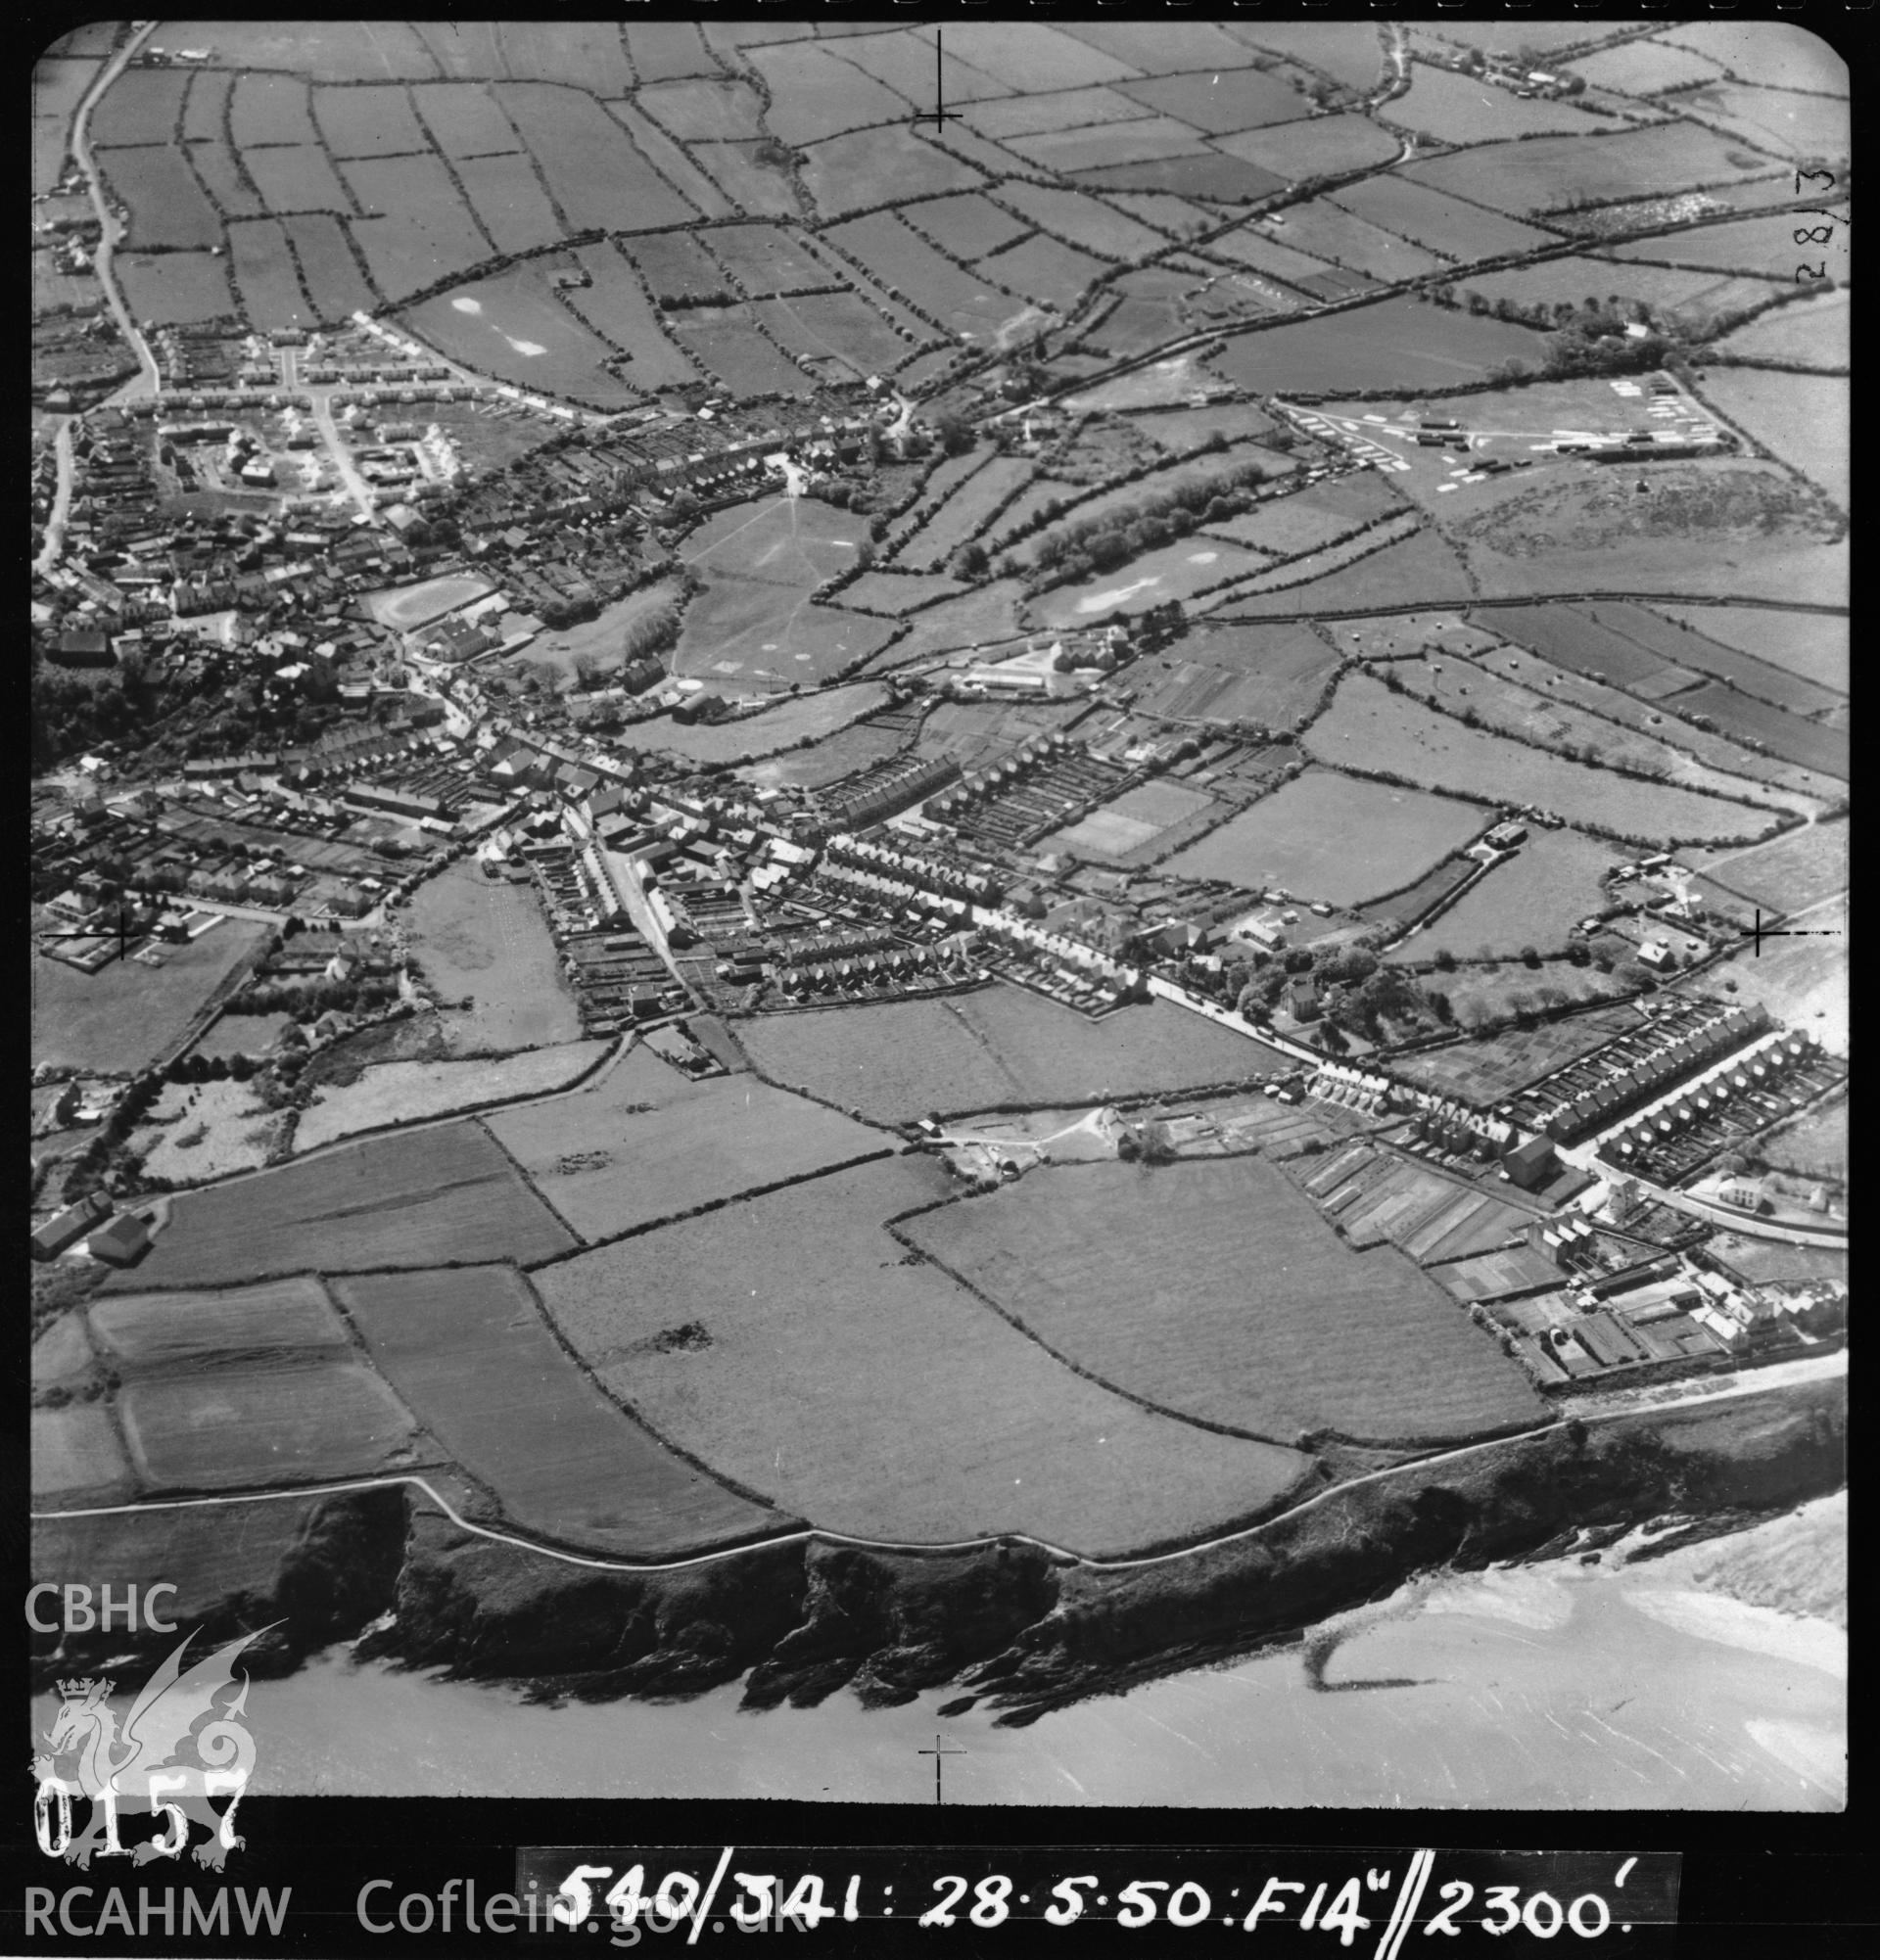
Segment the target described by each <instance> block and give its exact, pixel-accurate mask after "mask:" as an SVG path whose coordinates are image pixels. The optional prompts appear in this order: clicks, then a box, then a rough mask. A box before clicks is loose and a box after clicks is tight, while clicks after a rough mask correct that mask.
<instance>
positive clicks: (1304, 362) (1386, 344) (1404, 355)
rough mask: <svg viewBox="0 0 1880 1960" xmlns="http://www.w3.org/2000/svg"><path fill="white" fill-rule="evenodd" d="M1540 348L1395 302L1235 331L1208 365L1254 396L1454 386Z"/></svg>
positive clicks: (1530, 338) (1489, 323)
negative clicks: (1316, 318) (1279, 324)
mask: <svg viewBox="0 0 1880 1960" xmlns="http://www.w3.org/2000/svg"><path fill="white" fill-rule="evenodd" d="M1528 147H1531V146H1528ZM1289 228H1290V227H1289ZM1544 351H1545V348H1544V345H1543V342H1542V337H1541V336H1540V335H1538V334H1536V333H1535V332H1533V331H1532V329H1531V328H1528V327H1518V326H1512V325H1510V324H1508V323H1507V322H1506V321H1502V320H1487V319H1477V318H1475V317H1474V316H1473V315H1471V314H1468V313H1446V312H1443V311H1441V310H1439V309H1438V308H1436V307H1434V306H1424V305H1419V304H1418V303H1417V302H1416V301H1414V300H1401V299H1399V300H1384V301H1381V302H1379V303H1378V304H1376V305H1373V306H1356V307H1353V308H1352V309H1351V310H1350V311H1349V312H1344V313H1334V314H1333V315H1331V316H1330V317H1329V318H1326V319H1318V320H1302V321H1300V322H1298V323H1297V324H1296V325H1289V326H1278V327H1268V328H1265V329H1263V330H1261V331H1259V332H1256V333H1243V334H1237V335H1235V336H1234V337H1233V338H1232V339H1230V340H1229V341H1228V343H1227V350H1226V352H1224V353H1222V354H1219V355H1217V356H1216V357H1215V358H1214V360H1213V362H1212V363H1211V365H1213V366H1214V367H1215V368H1216V369H1218V370H1219V372H1221V373H1222V374H1224V375H1226V376H1227V377H1228V379H1229V380H1231V381H1234V382H1236V383H1238V384H1239V385H1240V386H1241V387H1243V388H1250V389H1254V390H1257V391H1258V392H1259V393H1260V394H1262V395H1290V394H1292V393H1293V392H1294V391H1299V390H1304V391H1309V392H1311V393H1313V394H1319V395H1338V394H1342V393H1344V392H1346V391H1348V390H1350V389H1355V388H1382V387H1403V388H1410V389H1417V388H1459V387H1462V386H1464V385H1466V384H1467V383H1469V382H1471V381H1475V380H1479V379H1485V378H1486V377H1487V375H1488V374H1489V373H1490V371H1491V370H1492V369H1494V368H1497V367H1499V366H1500V365H1501V364H1502V362H1504V361H1507V360H1525V361H1527V362H1528V363H1529V364H1530V365H1538V364H1539V360H1540V357H1541V355H1542V354H1543V353H1544Z"/></svg>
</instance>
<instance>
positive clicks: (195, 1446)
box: [117, 1360, 437, 1491]
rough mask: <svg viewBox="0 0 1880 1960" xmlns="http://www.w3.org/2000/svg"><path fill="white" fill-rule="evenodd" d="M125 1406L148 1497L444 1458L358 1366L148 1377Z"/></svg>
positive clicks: (124, 1393)
mask: <svg viewBox="0 0 1880 1960" xmlns="http://www.w3.org/2000/svg"><path fill="white" fill-rule="evenodd" d="M117 1406H118V1421H119V1422H120V1423H122V1424H123V1430H124V1440H125V1442H126V1444H127V1445H128V1446H129V1451H130V1459H131V1462H132V1464H133V1465H134V1466H135V1468H136V1471H137V1478H138V1481H139V1483H141V1484H142V1485H143V1487H144V1488H145V1489H146V1490H147V1491H196V1490H242V1489H248V1488H252V1487H255V1486H258V1485H268V1486H272V1485H277V1484H286V1483H301V1482H311V1481H313V1480H314V1479H317V1478H324V1477H342V1476H370V1475H372V1474H373V1473H375V1472H377V1471H382V1470H403V1469H407V1468H409V1467H410V1466H412V1465H414V1464H417V1463H428V1462H433V1461H435V1460H436V1456H437V1452H436V1450H435V1449H432V1448H430V1447H428V1446H427V1445H426V1442H425V1439H424V1437H423V1434H422V1432H421V1431H420V1430H419V1428H418V1426H417V1424H416V1423H414V1422H413V1421H412V1419H411V1413H410V1411H409V1410H407V1409H406V1408H405V1407H404V1405H403V1404H402V1403H401V1402H400V1400H399V1399H398V1397H397V1396H396V1395H394V1394H393V1392H392V1390H391V1389H390V1388H389V1387H387V1386H386V1384H385V1382H384V1381H383V1380H381V1379H380V1377H378V1376H377V1375H376V1374H374V1373H373V1371H372V1370H371V1369H369V1368H367V1367H365V1366H364V1365H363V1364H362V1363H360V1362H358V1361H352V1360H347V1361H323V1362H312V1363H308V1364H305V1365H304V1366H300V1367H293V1368H282V1367H279V1366H260V1367H249V1368H241V1367H228V1366H225V1365H224V1366H220V1367H216V1368H214V1369H212V1370H205V1371H203V1372H202V1373H200V1374H186V1375H177V1376H170V1375H157V1376H149V1377H139V1378H137V1379H134V1380H132V1381H130V1382H129V1383H127V1384H126V1385H125V1386H124V1387H123V1388H122V1389H120V1390H119V1391H118V1396H117Z"/></svg>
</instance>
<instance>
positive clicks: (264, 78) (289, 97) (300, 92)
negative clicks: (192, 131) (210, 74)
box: [228, 61, 320, 150]
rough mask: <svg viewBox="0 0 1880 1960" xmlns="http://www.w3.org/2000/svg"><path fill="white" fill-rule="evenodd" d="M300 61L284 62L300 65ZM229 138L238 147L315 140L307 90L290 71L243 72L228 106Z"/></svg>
mask: <svg viewBox="0 0 1880 1960" xmlns="http://www.w3.org/2000/svg"><path fill="white" fill-rule="evenodd" d="M304 65H305V64H304V61H303V62H295V63H292V64H290V65H287V66H292V67H295V68H300V67H303V66H304ZM228 134H229V140H230V142H232V143H233V144H234V145H235V147H236V148H237V149H238V150H248V149H251V148H254V147H257V146H266V145H269V144H274V143H289V144H295V143H318V142H319V140H320V132H319V131H318V130H317V129H316V128H315V127H314V126H313V114H312V102H311V93H310V91H309V90H308V88H307V85H306V83H305V81H303V80H302V79H300V77H299V76H298V75H294V74H267V73H258V72H253V71H247V72H243V73H241V74H238V75H237V76H236V78H235V92H234V95H233V96H232V97H231V99H230V102H229V109H228Z"/></svg>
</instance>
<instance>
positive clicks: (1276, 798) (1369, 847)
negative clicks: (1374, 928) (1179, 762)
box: [1166, 690, 1490, 906]
mask: <svg viewBox="0 0 1880 1960" xmlns="http://www.w3.org/2000/svg"><path fill="white" fill-rule="evenodd" d="M1340 692H1342V690H1340ZM1338 746H1339V747H1340V748H1342V747H1344V746H1345V744H1343V743H1342V742H1340V743H1339V744H1338ZM1340 760H1342V758H1340ZM1489 817H1490V813H1489V812H1488V811H1486V810H1483V809H1481V808H1480V807H1479V806H1477V805H1475V804H1470V803H1463V802H1459V801H1456V800H1454V799H1452V798H1448V797H1435V796H1426V795H1424V794H1423V793H1422V792H1421V791H1419V790H1414V789H1400V788H1397V787H1395V786H1393V785H1391V784H1387V783H1374V782H1365V781H1362V780H1358V779H1354V778H1352V777H1348V776H1340V775H1336V774H1333V773H1330V772H1329V771H1327V770H1306V772H1305V773H1304V774H1303V775H1301V776H1296V777H1294V779H1293V781H1291V782H1289V783H1286V784H1284V785H1283V786H1282V787H1281V788H1279V789H1277V790H1275V791H1274V792H1273V793H1272V795H1270V796H1266V797H1263V798H1261V800H1260V801H1259V802H1258V803H1256V804H1254V805H1253V806H1252V807H1251V808H1250V809H1248V810H1245V811H1243V812H1242V813H1241V815H1240V816H1239V817H1234V818H1233V819H1232V820H1231V821H1229V822H1227V823H1224V824H1222V826H1221V827H1220V828H1219V829H1218V830H1215V831H1213V832H1211V833H1210V834H1209V835H1208V836H1206V837H1203V838H1202V839H1201V840H1200V842H1199V843H1198V844H1191V845H1190V846H1189V848H1188V849H1187V850H1186V851H1179V852H1177V853H1176V855H1175V856H1174V857H1173V858H1171V859H1170V860H1169V861H1168V863H1167V866H1166V869H1167V871H1168V872H1169V874H1170V875H1171V876H1174V877H1182V878H1219V879H1221V880H1223V881H1224V882H1226V883H1228V884H1231V885H1239V886H1240V887H1242V888H1243V889H1244V890H1246V891H1252V892H1257V891H1263V890H1266V889H1268V888H1277V889H1278V890H1281V891H1285V892H1291V893H1293V895H1294V896H1295V897H1298V898H1302V899H1310V900H1323V901H1324V902H1325V903H1326V904H1328V905H1335V906H1354V905H1359V904H1362V903H1363V902H1364V901H1365V900H1366V899H1370V898H1375V897H1376V896H1377V895H1378V894H1380V893H1383V892H1394V891H1397V890H1400V889H1401V888H1402V887H1403V886H1405V885H1408V884H1412V883H1414V882H1415V881H1416V879H1417V878H1419V877H1420V876H1421V875H1422V874H1423V872H1424V871H1426V870H1427V869H1428V868H1429V867H1430V866H1431V865H1432V864H1434V863H1436V862H1437V860H1438V859H1441V858H1445V857H1447V856H1448V854H1449V853H1450V852H1451V851H1456V850H1460V849H1461V847H1462V846H1463V845H1465V844H1467V843H1470V842H1471V841H1473V839H1475V838H1476V837H1477V836H1479V835H1480V834H1481V830H1482V829H1483V827H1484V825H1485V824H1486V823H1487V822H1488V820H1489Z"/></svg>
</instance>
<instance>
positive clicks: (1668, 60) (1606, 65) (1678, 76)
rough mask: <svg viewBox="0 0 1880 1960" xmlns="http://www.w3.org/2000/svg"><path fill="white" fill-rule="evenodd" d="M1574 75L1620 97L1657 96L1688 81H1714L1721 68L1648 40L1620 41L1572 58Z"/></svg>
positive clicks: (1690, 53)
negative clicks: (1614, 45)
mask: <svg viewBox="0 0 1880 1960" xmlns="http://www.w3.org/2000/svg"><path fill="white" fill-rule="evenodd" d="M1573 71H1574V73H1575V74H1576V75H1578V76H1579V78H1580V79H1581V80H1582V81H1583V82H1585V84H1586V86H1587V87H1588V88H1610V89H1614V90H1617V91H1618V93H1620V94H1621V95H1656V94H1658V93H1659V92H1660V91H1661V90H1663V89H1668V88H1677V87H1681V86H1682V85H1683V84H1684V83H1685V82H1689V81H1714V80H1715V79H1716V77H1717V76H1718V75H1719V74H1721V73H1722V68H1721V66H1720V65H1719V64H1718V63H1716V62H1714V61H1713V60H1712V59H1711V58H1710V57H1709V56H1708V55H1700V54H1698V53H1696V52H1695V51H1694V50H1691V49H1687V48H1677V47H1671V46H1669V45H1668V44H1667V43H1666V42H1664V41H1661V40H1657V39H1647V40H1642V41H1623V42H1622V43H1621V44H1620V45H1619V46H1618V47H1616V48H1601V49H1599V50H1598V51H1597V52H1596V53H1594V54H1590V55H1578V56H1575V59H1574V64H1573Z"/></svg>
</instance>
